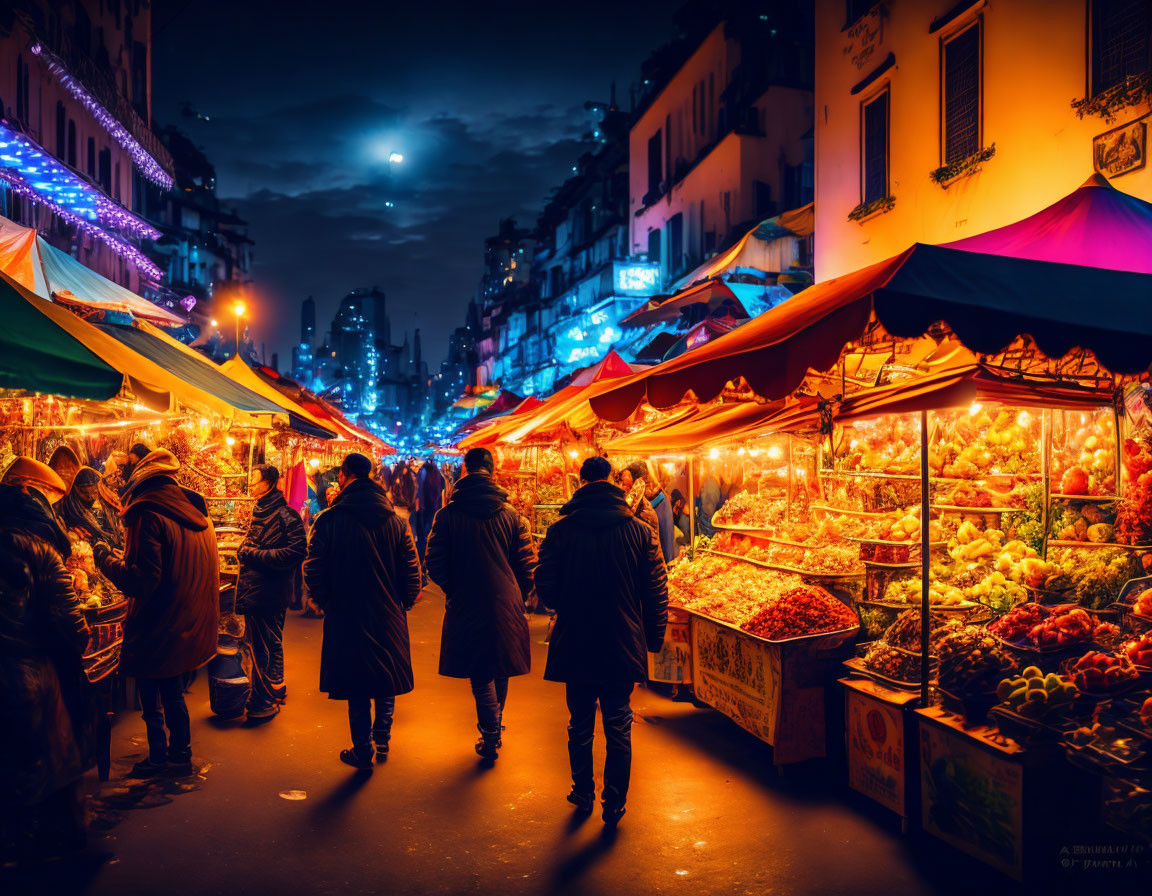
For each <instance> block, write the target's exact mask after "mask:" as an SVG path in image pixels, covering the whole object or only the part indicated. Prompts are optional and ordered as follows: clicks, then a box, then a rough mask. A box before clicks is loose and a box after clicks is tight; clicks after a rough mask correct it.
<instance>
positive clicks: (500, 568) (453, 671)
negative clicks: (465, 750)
mask: <svg viewBox="0 0 1152 896" xmlns="http://www.w3.org/2000/svg"><path fill="white" fill-rule="evenodd" d="M464 469H465V471H466V474H465V476H464V477H463V478H462V479H461V480H460V481H459V482H457V483H456V488H455V489H454V490H453V492H452V500H451V501H450V502H448V504H446V505H445V506H444V507H443V508H442V509H441V510H440V512H439V513H437V514H436V519H435V521H434V522H433V524H432V532H431V534H430V535H429V537H428V554H427V557H426V560H427V564H428V574H429V575H430V576H431V577H432V581H433V582H435V583H436V584H437V585H439V586H440V587H441V588H443V589H444V595H445V602H444V631H443V635H442V637H441V639H440V674H441V675H446V676H448V677H449V678H468V679H471V682H472V694H473V696H474V697H475V698H476V718H477V721H478V727H479V729H480V739H479V740H478V741H477V742H476V752H477V753H479V754H480V755H481V756H482V757H484V758H485V759H488V760H494V759H495V758H496V756H497V752H496V751H497V750H498V749H499V748H500V746H501V742H500V729H501V727H502V724H501V720H502V718H503V715H504V703H505V701H506V699H507V697H508V679H509V677H511V676H513V675H524V674H526V673H527V672H528V670H529V669H530V668H531V665H532V649H531V642H530V641H529V636H528V623H527V621H526V620H525V618H524V605H525V603H526V602H527V601H528V599H529V596H530V595H531V594H532V587H533V585H532V568H533V566H534V565H535V556H534V551H533V549H532V536H531V535H530V533H529V530H528V521H527V520H525V519H524V518H523V517H521V516H520V515H519V514H518V513H516V511H515V510H513V509H512V505H510V504H509V503H508V493H507V492H506V491H504V489H502V488H500V486H498V485H497V484H496V483H495V482H493V481H492V472H493V470H494V469H495V464H494V463H493V461H492V453H491V452H490V451H488V450H487V449H486V448H473V449H472V450H471V451H469V452H468V453H467V454H466V455H465V456H464Z"/></svg>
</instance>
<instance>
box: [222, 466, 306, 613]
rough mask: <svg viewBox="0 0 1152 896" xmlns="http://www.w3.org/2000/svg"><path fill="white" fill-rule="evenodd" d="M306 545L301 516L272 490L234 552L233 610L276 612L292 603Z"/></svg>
mask: <svg viewBox="0 0 1152 896" xmlns="http://www.w3.org/2000/svg"><path fill="white" fill-rule="evenodd" d="M307 551H308V545H307V541H306V538H305V536H304V523H303V521H302V520H301V519H300V514H298V513H297V512H296V511H295V510H293V509H292V508H291V507H289V506H288V501H287V499H286V498H285V497H284V493H283V492H281V491H280V490H279V489H276V488H274V489H272V490H271V491H270V492H268V494H266V495H264V496H263V497H261V498H260V499H259V500H258V501H257V502H256V505H255V506H254V507H253V508H252V524H251V525H250V526H249V527H248V534H247V535H245V536H244V542H243V543H242V544H241V545H240V548H239V550H238V551H237V552H236V558H237V559H238V560H239V561H240V576H239V578H238V579H237V581H236V610H237V612H240V613H275V612H278V611H279V610H283V609H285V608H286V607H287V606H288V604H290V603H291V602H292V579H293V576H294V575H295V573H296V570H298V569H299V568H300V564H301V563H303V562H304V556H305V554H306V553H307Z"/></svg>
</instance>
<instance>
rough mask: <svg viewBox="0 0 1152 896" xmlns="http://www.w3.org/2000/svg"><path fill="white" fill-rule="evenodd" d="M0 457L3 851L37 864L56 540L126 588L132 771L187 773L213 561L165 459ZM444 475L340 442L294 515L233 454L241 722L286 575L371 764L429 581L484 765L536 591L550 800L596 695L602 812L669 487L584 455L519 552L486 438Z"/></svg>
mask: <svg viewBox="0 0 1152 896" xmlns="http://www.w3.org/2000/svg"><path fill="white" fill-rule="evenodd" d="M0 472H2V473H3V476H2V479H0V723H2V727H3V730H4V731H5V732H6V735H5V737H4V738H0V806H2V808H0V844H2V845H3V846H4V847H5V849H10V848H12V846H13V845H14V844H16V845H17V848H18V850H19V851H20V852H21V854H23V855H25V856H29V857H33V856H36V855H40V854H43V853H44V850H46V849H47V850H49V851H51V850H60V849H68V848H69V847H70V846H71V845H75V844H78V843H80V842H82V840H83V830H84V828H83V816H82V811H81V801H80V798H79V794H80V791H79V787H78V784H79V781H80V779H81V777H82V775H83V772H84V771H85V769H86V768H87V767H90V762H89V758H90V756H91V752H92V751H91V746H90V743H89V742H90V740H91V730H92V724H91V721H92V718H93V713H92V712H91V711H90V709H89V708H88V705H87V704H86V701H89V700H90V696H91V695H90V692H89V691H88V689H87V688H88V686H87V682H86V679H85V677H84V675H83V668H82V665H81V658H82V656H83V654H84V651H85V649H86V647H87V645H88V640H89V630H88V626H87V623H86V622H85V617H84V614H83V612H82V609H81V606H80V601H79V599H78V597H77V594H76V592H75V591H74V589H73V579H72V575H71V574H70V573H69V571H68V570H67V568H66V566H65V561H66V560H67V558H68V557H69V554H70V551H71V545H70V541H69V535H68V531H72V532H74V533H75V536H78V537H82V538H84V539H86V540H88V541H89V542H90V543H91V545H92V553H93V558H94V560H95V563H96V566H97V567H98V568H99V570H100V571H101V573H103V575H105V576H106V577H107V578H108V579H109V580H110V581H111V582H112V583H113V584H114V585H115V587H116V588H118V589H119V590H121V591H122V592H123V593H124V595H125V596H126V597H127V599H128V601H129V610H128V615H127V618H126V619H125V622H124V642H123V650H122V654H121V665H120V668H121V671H122V673H123V674H124V675H125V676H129V677H131V678H132V679H134V680H135V683H136V692H137V695H138V699H139V704H140V707H141V709H142V711H143V720H144V723H145V729H146V732H147V742H148V755H147V757H146V758H145V759H143V760H141V761H140V762H138V763H136V765H135V766H134V767H133V768H132V769H131V771H130V773H129V775H130V776H131V777H136V778H151V777H157V776H161V775H177V776H179V775H185V774H190V773H191V772H192V771H193V766H192V743H191V730H190V729H191V726H190V721H189V713H188V708H187V705H186V703H185V699H184V692H185V689H186V687H187V685H188V682H189V679H190V673H192V672H194V671H195V670H197V669H199V668H200V667H201V666H204V665H205V664H206V663H207V662H208V661H209V660H210V659H212V657H213V656H214V655H215V653H216V648H217V635H218V630H219V627H220V578H219V576H220V567H219V560H218V556H217V542H216V536H215V532H214V530H213V526H212V522H211V520H210V518H209V516H208V512H207V505H206V502H205V500H204V498H203V497H202V496H201V495H199V494H197V493H196V492H194V491H192V490H190V489H188V488H184V487H182V486H181V485H180V484H179V481H178V477H179V472H180V462H179V461H178V460H177V458H176V457H175V456H174V455H172V454H171V453H170V452H168V451H166V450H162V449H160V450H151V449H149V448H148V447H147V446H145V445H139V444H138V445H134V446H133V447H132V449H131V450H130V451H128V452H126V453H124V454H122V455H116V456H114V457H113V458H112V459H111V460H110V462H109V464H108V465H106V467H105V471H104V474H103V475H102V474H101V473H100V472H98V471H97V470H95V469H93V468H91V467H83V466H80V465H79V463H78V462H77V463H75V464H71V465H70V466H69V470H68V473H69V478H70V480H71V481H70V482H69V483H67V484H66V483H65V481H64V480H63V479H62V478H61V477H60V476H59V475H57V473H56V472H55V471H54V470H53V469H52V468H51V467H50V466H48V465H45V464H42V463H39V462H37V461H35V460H33V459H31V458H19V459H17V460H16V462H14V463H12V464H11V465H10V466H9V467H8V469H7V470H6V471H0ZM455 473H456V471H453V470H451V469H450V468H448V467H444V468H441V467H438V466H437V465H436V464H435V463H434V462H433V461H431V460H429V461H427V462H425V463H424V464H423V465H422V466H420V467H419V469H418V470H415V469H414V468H413V466H412V465H410V464H408V463H407V462H403V461H402V462H401V463H399V464H397V465H396V466H395V467H394V468H388V467H378V468H376V469H375V470H374V467H373V464H372V462H371V460H369V458H367V457H365V456H363V455H360V454H349V455H348V456H347V457H346V458H345V459H344V461H343V462H342V464H341V465H340V467H339V469H338V470H337V471H336V476H335V481H330V479H329V478H328V477H325V476H322V475H320V474H319V473H317V474H316V476H315V477H314V479H313V481H312V483H311V486H312V487H311V488H310V491H311V493H312V498H313V501H314V502H315V504H316V505H318V506H311V507H306V508H305V511H306V512H305V517H306V518H307V524H306V523H305V520H304V518H302V516H301V514H300V513H298V512H297V511H296V510H295V509H293V508H292V507H290V506H288V502H287V500H286V498H285V495H284V493H283V492H282V491H281V490H280V488H279V487H278V486H279V485H280V482H279V479H280V476H279V471H278V470H277V469H276V468H275V467H272V466H268V465H257V466H255V467H253V468H252V471H251V475H250V480H249V487H250V493H251V496H252V497H253V498H255V499H256V500H255V502H254V505H253V512H252V522H251V525H250V527H249V529H248V532H247V534H246V536H245V538H244V540H243V542H242V543H241V545H240V546H239V548H238V550H237V560H238V562H239V573H238V576H237V579H236V591H235V603H236V611H237V612H238V613H241V614H243V616H244V620H245V630H246V639H247V643H248V649H249V650H250V656H251V669H252V672H251V680H252V686H251V692H250V696H249V698H248V703H247V708H246V709H247V723H248V724H250V725H251V724H263V723H264V722H267V721H269V720H271V719H272V718H274V717H275V716H276V714H277V713H278V712H279V711H280V707H281V705H282V704H283V703H284V701H285V699H286V695H287V687H286V683H285V675H284V648H283V630H284V623H285V616H286V611H287V608H288V607H289V606H290V605H291V604H292V603H293V600H294V593H295V589H296V587H297V586H296V584H295V583H296V581H297V580H298V578H299V577H300V576H301V572H302V578H303V583H304V589H305V591H306V594H307V598H308V602H309V605H310V606H312V607H314V608H315V609H316V610H317V612H318V613H319V614H321V615H323V620H324V621H323V643H322V648H321V661H320V690H321V691H322V692H324V693H327V694H328V696H329V697H330V698H331V699H334V700H342V701H346V702H347V703H348V721H349V730H350V734H351V747H350V748H349V749H346V750H343V751H342V752H341V753H340V759H341V760H342V761H343V762H345V763H347V764H349V765H351V766H353V767H355V768H357V769H362V770H370V769H372V767H373V765H374V763H378V762H382V761H384V760H385V759H386V757H387V755H388V750H389V742H390V738H391V729H392V719H393V715H394V712H395V701H396V697H398V696H400V695H402V694H406V693H408V692H410V691H412V690H413V688H414V686H415V682H414V679H413V673H412V659H411V647H410V642H409V636H408V624H407V618H406V613H407V612H408V611H409V610H411V609H412V607H413V606H414V605H415V604H416V602H417V601H418V600H419V598H420V594H421V590H422V586H423V584H424V581H425V576H426V575H428V576H430V577H431V579H432V580H433V581H434V582H435V583H436V584H437V585H439V586H440V587H441V588H442V589H443V591H444V594H445V613H444V623H443V634H442V639H441V649H440V664H439V671H440V674H442V675H444V676H447V677H450V678H466V679H468V680H469V682H470V685H471V690H472V694H473V696H474V699H475V707H476V721H477V728H478V731H479V738H478V739H477V742H476V745H475V749H476V752H477V753H478V754H479V755H480V756H481V757H482V758H483V759H484V760H485V761H487V762H494V761H495V760H496V759H497V758H498V756H499V750H500V748H501V747H502V744H503V731H504V724H503V715H504V707H505V703H506V700H507V696H508V682H509V679H510V678H513V677H515V676H520V675H525V674H528V673H529V671H530V669H531V644H530V638H529V628H528V623H527V620H526V618H525V613H526V611H528V610H530V609H531V608H533V607H534V606H535V605H536V602H537V600H539V601H540V603H541V604H542V605H544V606H545V607H547V608H548V610H549V612H551V613H554V614H555V625H554V630H553V631H552V633H551V642H550V645H549V651H548V661H547V666H546V668H545V671H544V677H545V678H546V679H547V680H550V681H557V682H562V683H564V685H565V699H566V702H567V707H568V710H569V713H570V718H571V720H570V723H569V726H568V754H569V760H570V763H571V771H572V782H573V785H572V791H571V793H570V794H569V796H568V799H569V801H570V802H572V803H573V804H574V805H575V806H576V807H577V810H578V811H580V812H584V813H586V812H590V811H591V809H592V805H593V802H594V773H593V768H592V742H593V730H594V720H595V714H596V709H597V706H599V709H600V713H601V716H602V718H603V723H604V731H605V737H606V741H607V761H606V764H605V769H604V786H603V792H602V802H603V815H604V820H605V822H606V823H609V824H615V823H617V822H618V821H619V820H620V818H621V817H622V816H623V814H624V811H625V801H626V797H627V792H628V780H629V771H630V765H631V746H630V730H631V722H632V712H631V709H630V695H631V692H632V689H633V686H634V684H635V683H636V682H642V681H645V680H646V678H647V665H646V653H647V652H649V651H658V650H659V649H660V647H661V645H662V641H663V637H664V627H665V618H666V605H667V585H666V572H665V561H666V560H667V559H669V558H670V557H671V555H672V553H673V551H674V550H675V543H676V531H677V525H678V519H677V515H678V514H679V513H682V505H683V499H682V498H679V496H678V493H673V497H672V498H669V497H668V496H667V495H666V494H665V492H664V491H663V489H662V487H661V485H660V483H659V481H658V480H657V478H656V477H655V476H654V475H653V474H652V472H651V471H650V470H649V469H648V467H647V466H646V465H644V464H633V465H631V466H629V467H627V468H625V469H624V470H621V471H619V473H618V474H617V477H616V481H615V482H612V481H610V480H611V478H612V468H611V466H610V465H609V463H608V461H607V460H605V459H604V458H600V457H592V458H590V459H588V460H587V461H586V462H585V463H584V464H583V466H582V467H581V470H580V488H579V489H577V490H576V492H575V493H574V494H573V496H572V498H571V500H570V501H569V502H568V503H567V504H565V505H564V506H563V508H562V509H561V511H560V518H559V520H558V521H557V522H556V523H555V524H554V525H553V526H552V527H551V528H550V529H549V531H548V533H547V536H546V537H545V538H544V540H543V542H542V544H541V545H540V550H539V557H537V552H536V549H535V547H534V544H533V539H532V535H531V533H530V530H529V525H528V522H527V520H525V519H523V518H522V517H520V515H519V514H518V513H517V512H516V511H515V510H514V509H513V507H512V505H511V504H510V503H509V501H508V494H507V492H505V491H504V490H503V489H502V488H500V487H499V486H498V485H497V484H496V482H495V481H494V479H493V473H494V461H493V457H492V455H491V453H490V452H488V451H487V450H485V449H474V450H472V451H470V452H469V453H468V454H467V455H466V456H465V457H464V459H463V471H462V475H460V476H459V477H457V476H456V475H455ZM109 482H114V483H115V486H114V487H113V486H110V485H109V484H108V483H109ZM678 498H679V500H678V501H677V499H678ZM49 842H50V844H51V846H50V847H49V846H48V845H46V844H48V843H49ZM38 850H39V852H38Z"/></svg>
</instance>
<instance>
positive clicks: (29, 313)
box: [0, 275, 124, 401]
mask: <svg viewBox="0 0 1152 896" xmlns="http://www.w3.org/2000/svg"><path fill="white" fill-rule="evenodd" d="M123 383H124V377H123V376H122V375H121V374H120V373H119V372H117V371H116V370H114V369H112V368H111V367H109V366H108V365H107V364H105V363H104V362H103V361H101V360H100V359H99V358H98V357H96V355H95V354H93V353H92V352H91V351H90V350H89V349H88V348H87V347H85V346H84V345H83V344H82V343H81V342H80V341H79V340H77V339H76V338H75V337H73V336H72V335H70V334H69V333H68V332H67V331H66V330H64V329H63V328H62V327H60V326H58V325H57V324H56V323H55V322H54V321H52V320H51V319H50V318H49V317H47V316H46V315H44V314H42V313H41V312H40V310H39V309H38V308H36V306H35V305H34V304H32V302H30V301H29V300H28V299H26V298H25V296H24V295H23V294H22V291H21V287H18V286H16V285H14V284H13V283H12V282H11V281H9V280H8V279H7V278H6V277H4V276H3V275H0V389H21V390H24V391H26V392H41V393H44V394H46V395H59V396H61V397H64V398H88V399H94V400H97V401H104V400H106V399H109V398H112V397H114V396H116V395H118V394H119V392H120V388H121V386H122V385H123Z"/></svg>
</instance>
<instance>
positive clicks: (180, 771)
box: [164, 760, 196, 778]
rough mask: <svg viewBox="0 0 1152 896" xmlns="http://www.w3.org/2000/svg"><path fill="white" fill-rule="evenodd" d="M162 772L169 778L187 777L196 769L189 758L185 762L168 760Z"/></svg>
mask: <svg viewBox="0 0 1152 896" xmlns="http://www.w3.org/2000/svg"><path fill="white" fill-rule="evenodd" d="M164 774H166V775H168V777H170V778H187V777H188V776H189V775H194V774H196V769H195V767H193V765H192V761H191V760H187V761H185V762H169V763H168V765H167V767H166V768H165V769H164Z"/></svg>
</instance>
